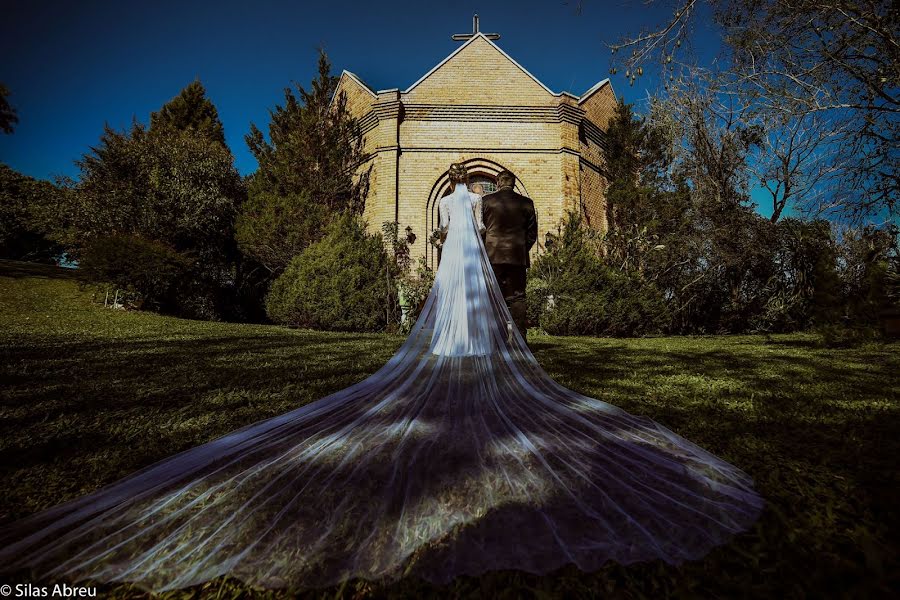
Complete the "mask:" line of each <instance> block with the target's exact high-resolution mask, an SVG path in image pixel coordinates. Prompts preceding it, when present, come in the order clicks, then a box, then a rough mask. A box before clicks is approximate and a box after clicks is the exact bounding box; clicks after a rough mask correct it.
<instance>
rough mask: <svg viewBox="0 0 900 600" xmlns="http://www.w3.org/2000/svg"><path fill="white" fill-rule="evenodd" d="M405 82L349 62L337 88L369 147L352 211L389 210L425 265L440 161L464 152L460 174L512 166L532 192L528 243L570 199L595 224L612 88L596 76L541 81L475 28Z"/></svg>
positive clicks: (383, 216)
mask: <svg viewBox="0 0 900 600" xmlns="http://www.w3.org/2000/svg"><path fill="white" fill-rule="evenodd" d="M453 38H454V39H456V40H465V43H463V44H462V45H461V46H460V47H459V48H457V49H456V51H454V52H453V53H452V54H450V55H449V56H448V57H447V58H445V59H444V60H442V61H441V62H440V63H438V64H437V65H436V66H435V67H434V68H433V69H431V70H430V71H428V72H427V73H425V75H423V76H422V77H421V78H420V79H419V80H418V81H416V82H415V83H413V84H412V85H410V86H409V87H408V88H406V89H405V90H400V89H386V90H378V91H375V90H373V89H372V88H370V87H369V86H368V85H366V84H365V83H363V81H362V80H361V79H360V78H359V77H357V76H356V75H354V74H353V73H351V72H349V71H346V70H345V71H344V72H343V73H342V74H341V77H340V80H339V82H338V86H337V93H338V94H339V93H346V95H347V108H348V110H349V112H350V113H351V114H352V115H353V116H354V117H355V118H357V119H359V122H360V126H361V129H362V133H363V136H364V143H365V151H366V153H367V154H368V155H369V156H370V157H371V158H370V160H369V162H367V163H366V164H365V165H363V168H364V169H366V170H368V169H369V168H371V171H370V187H369V193H368V196H367V197H366V206H365V212H364V215H363V216H364V218H365V219H366V221H367V222H368V226H369V229H370V230H372V231H373V232H374V231H380V229H381V225H382V223H384V222H385V221H398V222H399V223H400V229H401V230H403V229H405V228H406V227H407V226H409V227H411V228H412V231H413V232H414V233H415V234H416V237H417V239H416V242H415V244H414V247H412V248H411V255H412V257H413V258H414V259H418V257H419V256H425V257H426V260H427V262H428V264H429V265H431V266H432V267H435V266H436V262H437V256H436V251H435V249H434V247H432V246H431V244H429V243H428V242H427V239H428V236H429V234H430V233H431V232H432V231H433V230H434V229H435V228H437V226H438V201H439V200H440V198H441V197H442V196H444V195H446V194H448V193H449V192H450V191H451V186H450V184H449V182H448V178H447V169H448V168H449V166H450V164H451V163H453V162H463V163H465V164H466V166H467V167H468V170H469V174H470V178H471V179H470V186H471V185H474V184H475V183H476V182H477V183H481V184H482V187H483V188H484V190H485V193H490V192H491V191H494V189H496V188H495V186H496V180H495V177H496V175H497V173H499V172H500V171H501V170H503V169H507V170H509V171H512V172H513V173H515V175H516V178H517V180H518V183H517V186H516V187H517V190H516V191H518V192H519V193H521V194H524V195H526V196H528V197H529V198H531V199H532V200H534V205H535V209H536V211H537V218H538V227H539V232H538V243H537V244H536V245H535V248H534V249H533V250H532V252H536V251H537V250H538V248H539V247H541V246H543V243H544V241H545V236H546V233H547V232H548V231H556V227H557V225H558V224H559V223H560V221H561V220H562V218H563V217H564V215H565V213H566V211H570V210H575V211H580V212H581V213H582V214H583V215H584V217H585V219H586V221H587V222H588V223H589V224H590V225H591V226H592V227H595V228H598V229H603V228H604V227H605V210H604V197H605V193H604V191H605V187H606V179H605V177H604V170H603V151H604V148H605V131H606V128H607V125H608V122H609V119H610V118H611V117H612V115H613V110H614V108H615V103H616V98H615V94H614V92H613V90H612V87H611V85H610V83H609V80H608V79H604V80H602V81H600V82H598V83H597V84H596V85H594V86H593V87H591V88H590V89H589V90H587V91H586V92H584V93H583V94H582V95H581V96H576V95H574V94H571V93H569V92H555V93H554V92H552V91H551V90H550V89H549V88H548V87H547V86H546V85H544V84H543V83H541V82H540V81H539V80H538V79H537V78H536V77H535V76H534V75H532V74H531V73H529V72H528V71H527V70H525V68H524V67H522V66H521V65H520V64H519V63H517V62H516V61H515V60H513V59H512V58H511V57H510V56H509V55H507V54H506V53H505V52H504V51H503V50H502V49H500V47H499V46H497V44H495V43H494V41H493V40H495V39H497V38H499V35H497V34H484V33H481V32H480V31H479V30H478V17H477V15H476V17H475V20H474V26H473V33H471V34H459V35H455V36H453Z"/></svg>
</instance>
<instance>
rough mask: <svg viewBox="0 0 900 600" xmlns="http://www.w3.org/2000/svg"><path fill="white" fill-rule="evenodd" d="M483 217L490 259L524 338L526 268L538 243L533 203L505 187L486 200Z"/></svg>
mask: <svg viewBox="0 0 900 600" xmlns="http://www.w3.org/2000/svg"><path fill="white" fill-rule="evenodd" d="M482 215H483V216H482V220H483V221H484V228H485V232H484V247H485V249H486V250H487V255H488V259H490V261H491V267H493V269H494V274H495V275H496V276H497V282H498V283H499V284H500V290H501V291H502V292H503V298H504V300H506V305H507V306H508V307H509V312H510V314H511V315H512V318H513V321H515V323H516V327H518V328H519V331H520V332H521V333H522V336H523V337H524V336H525V333H526V331H527V329H528V319H527V315H528V313H527V310H526V305H525V269H526V268H528V266H529V265H530V264H531V260H530V258H529V256H528V251H529V250H531V247H532V246H534V243H535V241H537V216H536V215H535V212H534V202H532V201H531V198H526V197H525V196H523V195H521V194H517V193H516V192H514V191H513V189H512V188H511V187H504V188H500V189H499V190H497V191H496V192H494V193H493V194H488V195H486V196H485V197H484V199H483V200H482Z"/></svg>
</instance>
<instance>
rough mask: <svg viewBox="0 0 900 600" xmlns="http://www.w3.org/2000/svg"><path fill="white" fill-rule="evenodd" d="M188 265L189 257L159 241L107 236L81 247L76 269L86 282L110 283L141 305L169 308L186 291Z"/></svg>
mask: <svg viewBox="0 0 900 600" xmlns="http://www.w3.org/2000/svg"><path fill="white" fill-rule="evenodd" d="M192 264H193V261H192V260H191V258H190V256H188V255H186V254H183V253H180V252H177V251H175V250H174V249H173V248H171V247H170V246H167V245H166V244H163V243H162V242H157V241H154V240H146V239H143V238H140V237H137V236H131V235H111V236H106V237H100V238H95V239H94V240H92V241H91V242H90V243H89V244H88V245H87V246H86V247H85V249H84V251H83V252H82V255H81V257H80V260H79V269H78V271H79V274H80V276H81V277H82V279H83V280H85V281H87V282H90V283H97V284H110V285H113V286H115V287H117V288H121V289H123V290H126V291H128V292H132V293H134V294H136V296H137V298H138V301H139V302H140V303H141V304H143V305H150V306H151V307H153V308H155V309H158V310H161V311H171V310H174V309H175V308H176V307H177V305H178V295H179V293H182V292H185V291H186V290H185V288H186V287H187V284H188V282H189V273H190V270H191V267H192Z"/></svg>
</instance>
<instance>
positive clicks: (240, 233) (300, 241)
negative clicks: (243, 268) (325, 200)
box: [235, 185, 331, 273]
mask: <svg viewBox="0 0 900 600" xmlns="http://www.w3.org/2000/svg"><path fill="white" fill-rule="evenodd" d="M252 188H253V186H252V185H251V189H252ZM330 220H331V215H330V214H329V213H328V210H327V208H326V207H325V206H323V205H322V204H319V203H318V202H314V201H313V200H312V199H310V197H309V195H308V193H306V192H298V193H290V194H283V195H281V194H277V193H274V192H269V191H257V192H256V193H251V194H250V195H249V198H248V199H247V201H246V203H245V204H244V205H243V208H242V210H241V212H240V214H239V215H238V218H237V224H236V229H235V236H236V239H237V242H238V244H239V246H240V248H241V250H242V251H243V252H244V253H246V254H247V255H249V256H252V257H253V258H254V259H255V260H256V261H258V262H259V263H260V264H261V265H263V266H264V267H265V268H266V269H267V270H268V271H269V272H270V273H281V272H283V271H284V269H286V268H287V266H288V264H290V262H291V260H292V259H293V258H294V257H295V256H297V255H298V254H300V253H301V252H302V251H303V250H304V249H306V248H307V247H308V246H309V245H310V244H311V243H313V242H314V241H316V240H318V239H320V238H321V237H322V235H323V232H324V230H325V227H326V225H327V224H328V223H329V221H330Z"/></svg>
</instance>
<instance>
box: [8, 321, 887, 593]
mask: <svg viewBox="0 0 900 600" xmlns="http://www.w3.org/2000/svg"><path fill="white" fill-rule="evenodd" d="M799 341H800V342H803V340H799ZM766 345H767V344H760V343H757V344H756V345H752V344H748V346H747V349H746V351H745V350H743V349H742V348H741V347H727V346H726V347H725V348H724V349H712V350H709V349H703V348H704V346H703V345H700V347H699V348H700V349H697V350H689V349H686V346H684V345H682V346H679V347H678V348H676V349H674V350H666V351H659V350H653V349H648V348H642V347H640V346H627V345H624V344H619V343H615V342H603V343H585V344H577V343H570V342H568V341H565V342H560V341H542V340H538V341H535V342H533V343H532V344H531V346H532V349H533V351H534V352H535V355H536V356H537V357H538V359H539V360H540V361H541V363H542V364H543V366H544V367H545V369H546V370H547V371H548V373H549V374H550V375H551V376H553V377H554V378H556V379H557V380H558V381H559V382H560V383H562V384H564V385H566V386H567V387H571V388H573V389H576V390H578V391H580V392H582V393H584V394H585V395H588V396H592V397H596V398H599V399H602V400H605V401H608V402H610V403H612V404H615V405H616V406H619V407H621V408H623V409H624V410H626V411H628V412H630V413H632V414H640V415H646V416H648V417H650V418H652V419H654V420H656V421H658V422H659V423H661V424H663V425H665V426H666V427H668V428H670V429H672V430H673V431H675V432H676V433H679V434H680V435H683V436H684V437H686V438H687V439H689V440H691V441H693V442H695V443H696V444H698V445H700V446H702V447H704V448H706V449H708V450H710V451H711V452H712V453H714V454H717V455H719V456H721V457H722V458H724V459H726V460H728V461H729V462H732V463H733V464H735V465H736V466H738V467H740V468H741V469H743V470H745V471H746V472H747V473H748V474H750V475H751V476H752V477H754V479H755V480H756V482H757V486H758V489H759V491H760V492H761V493H762V495H763V496H764V497H765V498H766V500H767V502H768V506H767V508H766V511H765V513H764V515H763V518H762V520H761V522H760V523H759V525H758V526H757V527H755V528H754V529H753V530H751V531H750V532H748V533H746V534H744V535H742V536H740V537H739V538H738V539H736V540H735V541H734V542H733V543H732V544H729V545H727V546H725V547H722V548H718V549H716V550H714V551H713V552H712V553H710V554H709V555H708V556H707V557H705V558H703V559H701V560H698V561H695V562H692V563H687V564H685V565H682V566H680V567H673V566H668V565H664V564H659V563H648V564H638V565H632V566H629V567H623V566H621V565H612V564H611V565H607V566H605V567H603V568H602V569H600V570H599V571H598V572H596V573H592V574H584V573H581V572H579V571H578V570H577V569H573V568H570V567H566V568H563V569H560V570H559V571H558V572H556V573H554V574H553V575H549V576H544V577H537V576H531V575H527V574H523V573H518V572H497V573H492V574H489V575H485V576H482V577H478V578H468V577H463V578H460V579H458V580H457V581H454V582H453V583H452V584H450V585H448V586H432V585H429V584H425V583H422V582H418V581H413V580H404V581H401V582H399V583H397V584H393V585H387V586H380V585H373V584H368V583H365V582H351V583H350V584H348V586H346V587H344V588H335V589H330V590H327V593H328V595H330V596H332V595H333V596H338V597H341V596H344V595H346V596H351V595H360V594H361V595H362V597H366V596H370V597H437V596H441V597H484V596H498V595H500V594H502V593H507V594H509V593H513V595H519V596H539V595H540V594H544V595H545V596H550V597H573V598H574V597H594V596H595V595H597V594H598V593H602V592H604V591H605V592H606V593H612V594H618V595H622V596H627V597H640V596H649V597H664V596H678V597H690V598H694V597H709V596H719V597H733V596H736V595H740V596H744V597H808V596H821V597H825V596H853V597H876V596H880V595H885V596H886V595H887V594H886V592H887V590H889V589H890V587H891V586H892V585H896V584H897V583H898V581H897V566H898V565H897V559H896V557H897V555H898V544H897V540H896V538H894V537H892V536H891V535H890V533H889V532H892V531H896V530H897V526H898V523H897V517H896V511H895V509H894V505H895V500H896V497H895V493H896V492H895V490H896V489H897V486H898V481H897V475H896V464H895V460H896V459H895V457H896V456H897V455H898V453H900V446H898V433H900V420H898V412H897V403H896V400H897V398H896V393H897V391H896V390H897V387H896V383H897V382H896V372H897V371H896V367H897V364H896V359H891V358H889V352H888V353H885V352H881V353H879V352H874V351H873V352H868V351H862V350H859V351H852V352H849V353H841V352H837V351H826V350H821V351H817V350H815V349H814V348H811V347H809V346H805V345H803V344H800V345H797V344H775V348H774V352H772V353H769V351H768V349H767V348H766ZM394 348H395V343H394V341H391V342H389V343H388V342H385V343H379V342H378V341H377V340H376V339H373V338H368V339H366V340H364V341H360V340H359V339H354V337H353V336H334V335H331V334H315V333H309V334H304V335H302V336H296V337H294V336H287V335H286V336H283V337H282V336H271V335H258V336H257V335H241V336H236V337H233V338H230V337H215V338H204V339H193V340H160V339H153V338H149V339H139V340H129V341H123V342H120V343H116V344H114V345H111V344H110V343H108V342H71V341H68V340H67V339H66V338H65V337H59V338H49V339H48V338H47V337H42V338H40V340H35V341H29V340H27V339H24V340H21V343H17V344H16V345H15V346H14V347H11V348H5V349H3V350H2V351H0V352H2V353H0V356H2V357H3V359H4V360H5V362H6V364H7V365H16V366H14V367H7V368H6V369H5V370H4V371H3V373H4V378H5V382H4V388H5V392H4V394H3V398H4V400H3V405H4V406H3V411H4V424H3V430H4V438H5V439H6V440H7V441H6V442H5V444H9V441H10V440H14V441H13V445H12V446H9V445H5V446H4V448H3V450H2V454H0V457H2V459H3V463H2V464H3V465H4V468H3V471H2V473H0V475H2V478H3V479H4V480H5V482H7V483H8V482H11V481H15V482H20V481H21V478H22V477H23V475H25V473H23V472H24V471H35V472H36V473H37V475H35V476H32V477H31V479H29V478H28V477H29V476H27V475H25V480H24V481H25V484H26V486H25V488H24V489H19V490H14V492H13V493H12V494H11V495H10V496H8V497H7V499H6V501H5V502H4V506H3V510H4V513H6V514H15V513H17V512H18V513H20V514H24V513H27V512H33V510H35V509H36V508H37V506H36V504H35V503H34V502H33V501H32V502H29V501H27V500H26V498H27V497H28V496H29V495H30V496H36V497H38V498H41V500H40V501H39V502H40V504H41V505H42V506H48V505H50V504H54V503H56V502H58V501H60V500H62V499H64V498H59V497H54V498H50V497H49V496H47V493H46V492H45V491H43V492H42V488H41V487H40V485H41V483H42V482H43V483H47V482H46V481H42V480H43V479H44V478H45V477H46V476H48V474H49V475H50V476H51V477H52V476H55V477H58V478H60V477H63V475H64V474H66V473H72V472H76V473H81V472H84V471H83V469H84V466H85V465H89V464H91V462H92V461H97V460H101V461H105V464H104V465H103V467H102V469H99V470H98V469H95V470H94V472H91V471H89V470H88V471H87V473H88V475H86V477H88V478H91V477H92V478H93V479H89V480H88V481H81V482H80V483H77V484H76V485H73V486H69V487H66V485H65V484H60V483H59V482H53V485H52V486H51V488H52V489H54V490H60V489H61V490H62V494H63V495H64V496H66V495H68V496H70V497H71V496H74V495H77V494H78V493H80V491H81V489H82V488H84V487H95V486H96V487H99V485H100V484H102V483H105V482H108V481H113V480H115V479H117V478H118V477H120V476H122V475H125V474H127V473H129V472H131V471H133V470H135V469H136V468H140V467H141V466H143V465H146V464H149V463H150V462H153V461H155V460H158V459H160V458H164V457H166V456H169V455H171V454H173V453H174V452H176V451H178V450H180V449H185V448H189V447H192V446H194V445H197V444H198V443H202V442H203V441H208V440H209V439H212V438H214V437H217V436H218V435H222V434H224V433H227V432H229V431H232V430H233V429H236V428H237V427H240V426H242V425H245V424H247V423H250V422H254V421H256V420H260V419H262V418H265V417H268V416H274V415H276V414H281V413H283V412H286V411H287V410H290V409H291V408H294V407H296V406H299V405H301V404H304V403H306V402H308V401H312V400H315V399H317V398H320V397H323V396H325V395H327V394H329V393H331V392H334V391H337V390H339V389H342V388H344V387H346V386H347V385H350V384H352V383H354V382H356V381H359V380H361V379H363V378H365V377H366V376H367V375H368V374H370V373H371V372H374V371H375V370H376V369H378V368H379V367H380V366H381V365H382V364H383V363H384V361H385V360H386V358H387V357H388V356H390V354H391V353H392V351H393V350H394ZM879 399H883V400H884V404H885V405H886V406H882V407H881V408H879V407H878V406H877V401H878V400H879ZM148 411H149V412H150V416H147V415H146V413H147V412H148ZM129 419H130V420H133V423H130V424H129V426H128V427H124V426H123V423H126V422H128V421H129ZM92 423H93V424H94V425H91V424H92ZM190 423H196V425H190ZM72 431H78V432H79V433H77V434H73V433H72ZM135 441H140V442H141V444H142V445H141V446H140V447H137V448H132V447H129V446H130V445H133V444H134V442H135ZM64 448H65V449H64ZM61 451H62V452H61ZM48 470H49V473H48ZM13 487H14V488H15V487H16V486H13ZM7 489H9V486H7ZM42 494H43V495H42ZM7 511H8V512H7ZM710 573H715V574H716V575H715V577H711V576H710ZM210 585H211V586H213V589H218V588H217V586H221V590H226V591H227V595H228V596H231V595H232V592H234V591H235V590H236V591H238V592H240V593H241V594H248V595H250V594H252V592H251V591H249V590H247V589H243V591H242V588H241V585H240V584H239V582H238V583H236V582H234V581H231V580H228V579H222V580H217V581H215V582H213V583H211V584H210ZM112 589H113V590H119V592H121V593H122V594H123V597H124V595H127V593H128V592H126V591H123V590H125V589H127V588H122V587H119V588H112ZM221 590H220V591H221ZM325 592H326V591H324V590H320V591H317V592H306V593H304V594H303V596H304V597H316V596H318V595H320V594H322V593H325ZM115 593H117V592H113V596H114V595H115ZM184 593H185V594H189V593H192V592H187V591H186V592H184ZM266 594H267V595H268V594H269V593H268V592H266ZM285 594H286V595H284V596H282V597H291V594H290V593H288V592H286V593H285ZM275 595H278V594H277V593H276V594H275ZM173 597H179V596H178V595H177V594H176V595H173ZM260 597H262V595H260Z"/></svg>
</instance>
